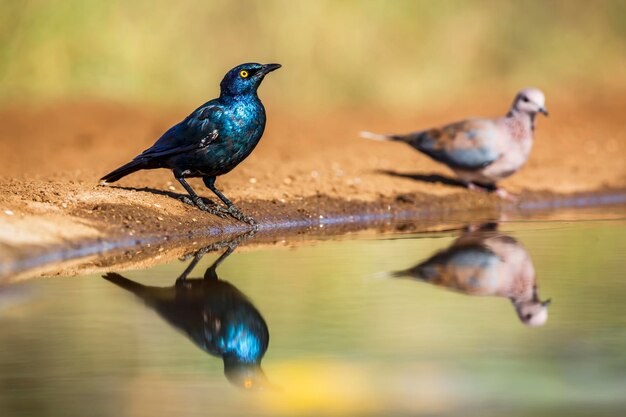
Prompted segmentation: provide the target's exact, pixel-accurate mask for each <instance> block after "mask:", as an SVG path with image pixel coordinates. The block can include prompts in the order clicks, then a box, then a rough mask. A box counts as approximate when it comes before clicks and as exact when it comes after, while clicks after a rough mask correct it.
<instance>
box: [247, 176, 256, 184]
mask: <svg viewBox="0 0 626 417" xmlns="http://www.w3.org/2000/svg"><path fill="white" fill-rule="evenodd" d="M248 181H249V182H250V184H256V178H254V177H252V178H250V179H249V180H248Z"/></svg>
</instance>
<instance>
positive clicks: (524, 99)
mask: <svg viewBox="0 0 626 417" xmlns="http://www.w3.org/2000/svg"><path fill="white" fill-rule="evenodd" d="M522 101H523V102H525V103H528V102H529V101H530V100H528V97H526V96H522Z"/></svg>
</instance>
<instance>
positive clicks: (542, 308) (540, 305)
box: [515, 300, 551, 327]
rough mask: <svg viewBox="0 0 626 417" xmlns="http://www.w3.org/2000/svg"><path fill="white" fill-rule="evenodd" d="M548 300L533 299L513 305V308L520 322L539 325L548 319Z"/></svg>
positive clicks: (531, 325)
mask: <svg viewBox="0 0 626 417" xmlns="http://www.w3.org/2000/svg"><path fill="white" fill-rule="evenodd" d="M550 302H551V301H550V300H546V301H539V300H533V301H530V302H525V303H519V304H516V305H515V310H516V311H517V315H518V316H519V319H520V320H521V321H522V323H524V324H525V325H527V326H530V327H539V326H543V325H544V324H546V321H548V306H550Z"/></svg>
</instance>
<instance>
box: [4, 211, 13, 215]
mask: <svg viewBox="0 0 626 417" xmlns="http://www.w3.org/2000/svg"><path fill="white" fill-rule="evenodd" d="M4 214H6V215H7V216H12V215H14V214H15V213H13V212H12V211H11V210H4Z"/></svg>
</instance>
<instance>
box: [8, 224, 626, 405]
mask: <svg viewBox="0 0 626 417" xmlns="http://www.w3.org/2000/svg"><path fill="white" fill-rule="evenodd" d="M625 232H626V221H624V220H619V219H617V220H615V219H613V220H598V221H592V220H589V221H581V222H565V221H542V222H533V221H525V222H519V221H518V222H508V223H502V224H500V225H499V226H495V225H493V224H471V225H468V227H467V228H466V229H465V230H457V231H449V232H444V233H429V234H420V233H410V234H409V233H401V234H382V235H377V236H372V235H362V236H359V235H357V236H353V237H350V238H342V239H339V240H329V241H324V242H317V243H315V244H313V243H311V244H297V245H295V246H293V247H291V246H273V247H266V248H263V249H259V250H249V249H247V248H240V249H235V248H234V247H235V244H231V245H230V246H228V245H227V244H224V245H221V246H220V247H214V248H212V249H216V250H215V251H214V252H208V253H206V254H205V255H204V256H200V255H198V256H196V257H192V258H190V259H187V260H186V261H184V262H173V263H170V264H167V265H159V266H156V267H153V268H151V269H148V270H136V271H117V270H115V268H112V269H111V271H110V272H109V274H108V275H107V279H104V278H102V275H104V274H99V275H91V276H81V277H53V278H36V279H33V280H30V281H28V282H26V283H24V284H19V285H14V286H12V287H5V288H2V289H0V327H1V329H2V331H1V332H0V387H1V390H0V415H2V416H42V417H43V416H61V415H62V416H87V415H88V416H173V415H189V416H196V415H203V416H204V415H210V416H220V415H225V416H230V415H233V416H235V415H259V416H265V415H267V416H282V415H293V416H320V415H359V416H361V415H365V416H369V415H371V416H402V415H442V416H448V415H450V416H452V415H464V416H473V415H476V416H479V415H480V416H492V415H493V416H501V415H507V416H531V415H532V416H548V415H552V416H566V415H567V416H579V415H589V416H592V415H593V416H598V415H607V416H608V415H611V416H613V415H614V416H621V415H624V414H626V395H624V393H626V353H625V352H626V302H624V300H625V299H626V282H625V281H624V279H625V276H624V269H625V266H626V243H625V240H624V233H625ZM229 248H230V249H229ZM231 251H232V254H230V256H228V255H229V253H227V252H231ZM224 254H225V255H224ZM216 261H219V262H221V263H219V262H218V264H217V265H216V264H215V262H216ZM222 261H223V262H222ZM191 263H193V264H194V265H191ZM181 275H184V277H183V278H182V279H180V278H181Z"/></svg>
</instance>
